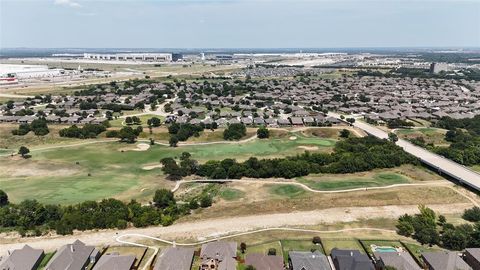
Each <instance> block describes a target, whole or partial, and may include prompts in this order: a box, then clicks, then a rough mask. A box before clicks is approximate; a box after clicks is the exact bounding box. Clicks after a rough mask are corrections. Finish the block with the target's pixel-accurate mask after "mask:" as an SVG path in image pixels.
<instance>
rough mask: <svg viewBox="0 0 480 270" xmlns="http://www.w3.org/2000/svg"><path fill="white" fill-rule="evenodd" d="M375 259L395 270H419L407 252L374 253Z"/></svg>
mask: <svg viewBox="0 0 480 270" xmlns="http://www.w3.org/2000/svg"><path fill="white" fill-rule="evenodd" d="M374 255H375V258H377V259H379V260H381V261H382V262H383V263H384V264H385V265H386V266H392V267H395V268H396V269H397V270H421V268H420V266H418V265H417V263H416V262H415V261H414V260H413V258H412V256H410V254H408V252H375V253H374Z"/></svg>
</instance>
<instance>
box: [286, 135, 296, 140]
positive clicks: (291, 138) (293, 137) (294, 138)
mask: <svg viewBox="0 0 480 270" xmlns="http://www.w3.org/2000/svg"><path fill="white" fill-rule="evenodd" d="M288 139H289V140H290V141H294V140H296V139H297V137H295V136H291V137H290V138H288Z"/></svg>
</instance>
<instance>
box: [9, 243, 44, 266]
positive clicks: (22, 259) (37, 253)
mask: <svg viewBox="0 0 480 270" xmlns="http://www.w3.org/2000/svg"><path fill="white" fill-rule="evenodd" d="M44 255H45V254H44V253H43V250H41V249H34V248H32V247H30V246H29V245H25V246H23V248H21V249H16V250H14V251H12V252H8V256H7V257H5V258H2V257H0V270H33V269H37V267H38V265H39V264H40V262H41V261H42V258H43V256H44Z"/></svg>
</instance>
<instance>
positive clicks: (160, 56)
mask: <svg viewBox="0 0 480 270" xmlns="http://www.w3.org/2000/svg"><path fill="white" fill-rule="evenodd" d="M83 58H85V59H92V60H118V61H151V62H171V61H172V54H171V53H116V54H96V53H85V54H83Z"/></svg>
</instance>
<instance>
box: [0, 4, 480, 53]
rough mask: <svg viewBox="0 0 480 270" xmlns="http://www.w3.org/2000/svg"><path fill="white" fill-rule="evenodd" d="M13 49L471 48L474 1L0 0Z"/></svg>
mask: <svg viewBox="0 0 480 270" xmlns="http://www.w3.org/2000/svg"><path fill="white" fill-rule="evenodd" d="M14 47H26V48H360V47H480V0H477V1H466V0H439V1H434V0H417V1H414V0H382V1H377V0H376V1H362V0H357V1H353V0H336V1H333V0H319V1H313V0H310V1H309V0H279V1H273V0H261V1H253V0H244V1H242V0H196V1H195V0H176V1H174V0H136V1H132V0H119V1H114V0H103V1H93V0H16V1H14V0H0V48H14Z"/></svg>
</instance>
